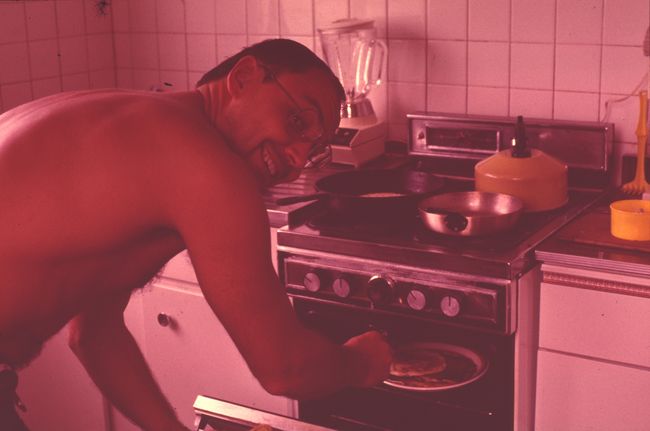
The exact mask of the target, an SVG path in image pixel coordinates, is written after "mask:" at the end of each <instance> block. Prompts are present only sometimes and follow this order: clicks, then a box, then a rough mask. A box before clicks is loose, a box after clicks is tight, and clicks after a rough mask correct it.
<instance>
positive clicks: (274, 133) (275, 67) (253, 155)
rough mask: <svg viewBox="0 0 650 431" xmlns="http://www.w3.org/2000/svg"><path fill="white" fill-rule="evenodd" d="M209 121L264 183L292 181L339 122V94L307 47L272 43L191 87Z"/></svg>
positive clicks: (341, 94) (235, 58)
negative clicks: (207, 103)
mask: <svg viewBox="0 0 650 431" xmlns="http://www.w3.org/2000/svg"><path fill="white" fill-rule="evenodd" d="M197 87H198V89H199V91H200V92H201V93H202V94H203V95H204V97H206V96H207V97H210V98H211V103H212V104H217V105H218V107H212V111H213V112H210V113H209V114H210V116H211V118H212V119H213V121H214V122H215V125H216V127H217V129H219V131H220V132H221V133H222V134H223V135H224V136H225V137H226V138H227V139H228V140H229V142H230V145H232V146H233V148H234V150H235V151H237V152H238V153H239V154H240V155H242V156H243V157H244V158H245V159H246V160H247V162H248V163H249V164H250V165H251V167H252V168H253V169H254V171H255V173H256V174H257V176H258V178H259V179H260V181H261V182H262V184H264V185H273V184H277V183H280V182H287V181H292V180H293V179H295V178H296V177H297V176H298V175H299V174H300V171H301V169H302V167H303V166H304V164H305V162H306V160H307V158H308V156H309V154H310V152H313V150H314V148H316V149H318V148H322V147H323V144H325V143H327V141H328V140H329V138H331V136H332V134H333V133H334V131H335V129H336V127H337V126H338V122H339V108H340V105H341V102H342V101H344V100H345V93H344V91H343V88H342V86H341V84H340V82H339V80H338V78H336V76H335V75H334V74H333V73H332V71H331V70H330V68H329V67H328V66H327V65H326V64H325V63H324V62H323V61H322V60H321V59H320V58H318V57H317V56H316V55H315V54H314V53H313V52H312V51H310V50H309V49H308V48H306V47H305V46H303V45H301V44H299V43H297V42H294V41H292V40H287V39H272V40H266V41H263V42H260V43H258V44H255V45H252V46H250V47H248V48H245V49H244V50H242V51H241V52H239V53H238V54H236V55H234V56H232V57H230V58H228V59H227V60H226V61H224V62H222V63H221V64H219V65H218V66H217V67H215V68H214V69H212V70H211V71H209V72H207V73H206V74H205V75H204V76H203V77H202V78H201V79H200V80H199V82H198V83H197Z"/></svg>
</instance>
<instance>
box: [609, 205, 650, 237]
mask: <svg viewBox="0 0 650 431" xmlns="http://www.w3.org/2000/svg"><path fill="white" fill-rule="evenodd" d="M609 208H610V211H611V232H612V235H614V236H615V237H616V238H620V239H628V240H632V241H648V240H650V201H644V200H639V199H629V200H623V201H616V202H612V203H611V205H610V206H609Z"/></svg>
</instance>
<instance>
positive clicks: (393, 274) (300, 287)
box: [281, 255, 510, 330]
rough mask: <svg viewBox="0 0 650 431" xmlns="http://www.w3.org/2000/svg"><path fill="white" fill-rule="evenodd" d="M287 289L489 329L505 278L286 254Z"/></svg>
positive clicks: (504, 299) (496, 319)
mask: <svg viewBox="0 0 650 431" xmlns="http://www.w3.org/2000/svg"><path fill="white" fill-rule="evenodd" d="M281 275H282V278H283V279H284V283H285V287H286V289H287V291H288V293H289V294H290V295H293V296H299V297H302V298H306V299H308V298H311V299H314V300H318V301H327V302H332V303H340V304H342V305H346V306H351V307H360V308H364V309H371V310H377V311H379V312H391V313H401V314H407V315H412V316H416V317H418V318H424V319H428V320H442V321H446V322H448V323H455V324H459V325H464V326H472V327H481V328H484V329H488V330H494V329H496V330H501V329H504V325H505V320H506V317H505V316H506V312H507V309H508V307H509V304H508V300H509V297H510V295H509V294H508V290H509V283H507V282H505V281H496V280H477V279H470V278H468V277H461V276H459V275H455V274H445V273H440V272H435V271H427V270H418V269H413V268H407V267H404V266H397V265H395V266H392V265H387V264H386V263H380V262H377V263H374V264H373V263H372V262H368V261H363V262H360V261H353V260H352V261H347V260H342V259H341V260H332V259H324V258H319V257H311V256H295V255H292V256H286V257H284V259H283V260H282V270H281Z"/></svg>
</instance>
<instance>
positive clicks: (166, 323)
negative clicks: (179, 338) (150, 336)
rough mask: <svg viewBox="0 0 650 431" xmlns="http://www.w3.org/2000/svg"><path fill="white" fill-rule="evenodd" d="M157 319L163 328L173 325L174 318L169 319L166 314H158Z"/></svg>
mask: <svg viewBox="0 0 650 431" xmlns="http://www.w3.org/2000/svg"><path fill="white" fill-rule="evenodd" d="M156 319H157V320H158V324H159V325H160V326H162V327H167V326H169V325H171V323H172V318H171V317H169V316H168V315H167V314H166V313H158V317H157V318H156Z"/></svg>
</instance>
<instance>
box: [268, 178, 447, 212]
mask: <svg viewBox="0 0 650 431" xmlns="http://www.w3.org/2000/svg"><path fill="white" fill-rule="evenodd" d="M442 186H443V180H442V178H440V177H438V176H435V175H433V174H430V173H428V172H423V171H417V170H412V169H367V170H350V171H345V172H340V173H336V174H333V175H328V176H326V177H323V178H321V179H319V180H318V181H316V184H315V188H316V190H317V191H318V193H315V194H310V195H302V196H291V197H288V198H282V199H278V200H277V201H276V203H277V204H278V205H289V204H294V203H297V202H305V201H310V200H316V199H319V200H320V199H323V200H326V202H327V205H328V206H329V208H330V209H332V210H335V211H340V212H348V211H352V212H355V213H359V212H361V213H366V214H371V213H383V212H391V213H399V212H400V211H415V208H416V206H417V202H418V201H420V200H421V199H422V198H424V197H426V196H428V195H431V194H433V193H435V192H437V191H439V190H440V189H441V188H442Z"/></svg>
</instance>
